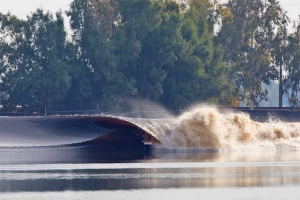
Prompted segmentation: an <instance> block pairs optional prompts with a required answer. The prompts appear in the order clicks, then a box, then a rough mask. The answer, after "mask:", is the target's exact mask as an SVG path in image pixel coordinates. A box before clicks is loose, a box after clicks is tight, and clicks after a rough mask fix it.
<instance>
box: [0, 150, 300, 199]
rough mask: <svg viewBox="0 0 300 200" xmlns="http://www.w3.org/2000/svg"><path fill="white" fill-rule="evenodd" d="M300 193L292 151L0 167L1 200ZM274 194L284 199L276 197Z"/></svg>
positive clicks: (298, 156) (297, 156)
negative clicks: (274, 191) (299, 191)
mask: <svg viewBox="0 0 300 200" xmlns="http://www.w3.org/2000/svg"><path fill="white" fill-rule="evenodd" d="M74 163H76V162H75V160H74ZM299 187H300V152H299V151H298V152H297V151H288V150H285V151H284V150H276V151H271V150H257V151H252V152H250V151H248V152H242V151H239V152H189V153H187V152H177V153H176V152H161V151H156V152H154V153H153V154H152V155H151V156H149V157H146V158H142V159H134V160H122V162H113V163H103V162H102V163H101V162H100V163H97V160H94V162H90V163H81V164H78V163H77V164H72V163H70V162H69V163H65V164H62V163H59V162H56V163H35V164H33V163H25V164H15V163H11V164H2V165H0V191H1V192H2V194H1V197H0V199H2V198H3V199H18V198H19V199H26V198H27V199H32V198H36V197H37V196H38V197H39V199H53V198H54V199H61V198H64V199H66V198H69V199H74V198H75V199H76V198H77V199H79V197H80V198H84V197H86V198H87V199H90V198H95V197H97V196H101V197H104V199H106V198H105V197H107V199H113V198H116V199H119V198H120V197H123V199H140V198H142V197H143V195H146V196H145V198H143V199H155V195H156V197H157V195H158V194H159V195H161V197H162V198H164V197H165V198H168V197H169V196H170V195H174V197H172V199H179V197H181V198H182V197H183V196H184V195H189V197H193V196H191V195H194V196H195V197H197V195H201V196H204V197H205V199H220V197H222V195H225V196H226V198H227V199H247V198H246V197H253V198H252V199H297V198H296V196H295V193H297V192H296V191H298V190H299ZM274 189H276V191H277V192H278V193H276V194H282V193H283V194H284V195H283V194H282V195H281V196H280V195H279V196H278V195H274V193H272V192H271V191H273V190H274ZM216 191H218V192H217V193H218V195H219V196H218V195H217V194H216V193H215V192H216ZM232 192H234V193H235V195H234V196H233V194H232ZM279 192H280V193H279ZM242 194H243V195H242ZM73 197H74V198H73ZM138 197H139V198H138ZM150 197H151V198H150ZM231 197H232V198H231ZM267 197H268V198H267ZM226 198H222V199H226ZM195 199H197V198H195Z"/></svg>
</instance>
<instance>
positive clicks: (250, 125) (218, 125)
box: [161, 105, 300, 149]
mask: <svg viewBox="0 0 300 200" xmlns="http://www.w3.org/2000/svg"><path fill="white" fill-rule="evenodd" d="M161 143H162V146H163V147H164V148H204V149H224V148H226V149H228V148H229V149H240V148H260V147H264V148H265V147H291V148H300V122H296V123H287V122H281V121H280V120H278V119H276V118H274V117H270V118H269V120H268V121H267V122H263V123H261V122H256V121H253V120H251V119H250V116H249V115H248V114H247V113H242V112H238V113H234V112H228V111H227V112H221V111H219V110H218V109H217V108H215V107H207V106H201V105H198V106H195V107H193V108H191V109H190V110H188V111H186V112H185V113H183V114H182V115H180V116H179V117H178V118H177V119H176V122H175V123H174V125H173V127H172V130H170V131H169V132H168V133H167V134H166V135H165V137H164V138H163V139H162V140H161Z"/></svg>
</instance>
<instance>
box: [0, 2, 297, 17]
mask: <svg viewBox="0 0 300 200" xmlns="http://www.w3.org/2000/svg"><path fill="white" fill-rule="evenodd" d="M225 1H226V0H220V2H225ZM71 2H72V0H0V12H2V13H5V14H6V13H7V12H8V11H10V12H11V13H12V14H14V15H16V16H17V17H19V18H23V19H25V18H26V15H28V14H30V12H32V11H35V10H36V9H37V8H41V7H42V8H43V9H45V10H50V12H53V13H54V12H56V11H58V10H59V9H62V11H65V10H67V9H68V8H69V4H70V3H71ZM279 2H280V4H281V5H282V7H283V8H284V9H285V10H286V11H287V12H288V16H289V17H290V18H291V19H293V20H297V19H298V15H299V14H300V0H279Z"/></svg>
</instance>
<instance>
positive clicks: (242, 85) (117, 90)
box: [0, 0, 300, 112]
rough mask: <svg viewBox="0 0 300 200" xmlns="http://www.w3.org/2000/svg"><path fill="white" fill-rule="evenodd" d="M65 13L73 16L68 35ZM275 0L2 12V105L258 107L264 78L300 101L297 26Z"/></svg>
mask: <svg viewBox="0 0 300 200" xmlns="http://www.w3.org/2000/svg"><path fill="white" fill-rule="evenodd" d="M64 15H67V17H68V19H69V20H70V21H69V23H70V27H71V31H70V32H71V33H70V35H71V38H69V36H68V34H67V32H66V29H65V23H66V22H65V20H64ZM289 23H290V20H289V18H288V17H287V15H286V12H285V11H284V10H283V8H282V7H281V6H280V4H279V3H278V2H277V1H276V0H229V1H228V2H227V3H225V4H220V3H218V2H217V1H210V0H190V1H189V2H188V3H177V2H175V1H171V0H131V1H120V0H73V1H72V2H71V4H70V7H69V9H68V10H67V11H65V12H62V11H58V12H57V13H55V14H52V13H50V12H49V11H46V10H43V9H37V10H36V11H34V12H33V13H32V14H30V15H29V16H27V19H25V20H22V19H19V18H18V17H16V16H14V15H11V14H10V13H7V14H3V13H0V36H1V39H0V84H1V91H0V98H1V103H0V104H1V110H2V111H6V112H9V111H14V110H16V108H19V110H20V111H22V112H44V110H45V109H47V110H84V109H99V110H105V111H108V110H122V108H123V107H124V104H123V103H124V101H125V100H126V99H128V98H141V99H148V100H151V101H154V102H158V103H160V104H162V105H164V106H165V107H167V108H169V109H179V108H181V107H186V106H189V105H191V104H193V103H195V102H209V103H214V104H218V105H223V106H237V105H238V104H239V102H240V101H244V102H246V103H247V105H248V106H251V107H255V106H259V103H260V102H261V101H262V100H267V94H268V91H264V90H263V89H262V87H261V85H262V83H266V84H270V82H271V81H279V83H280V84H279V85H280V92H281V93H280V95H281V96H282V95H283V94H285V95H287V96H288V99H289V104H290V106H293V107H299V106H300V80H299V79H300V69H299V66H300V23H299V21H298V22H297V23H295V25H294V29H293V30H294V31H293V32H292V33H289V32H288V30H287V27H288V24H289Z"/></svg>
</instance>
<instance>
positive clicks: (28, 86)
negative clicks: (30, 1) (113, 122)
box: [1, 9, 71, 111]
mask: <svg viewBox="0 0 300 200" xmlns="http://www.w3.org/2000/svg"><path fill="white" fill-rule="evenodd" d="M5 18H6V20H5ZM1 19H2V20H3V21H2V27H1V29H2V30H3V31H4V32H5V33H6V34H9V33H10V31H8V30H13V31H12V32H11V34H10V35H11V39H10V40H11V41H10V43H9V46H10V49H9V50H8V51H6V52H5V55H4V57H5V63H6V71H5V74H4V78H3V79H2V83H1V87H3V88H5V92H6V94H5V97H6V99H5V100H6V101H8V102H10V103H9V104H7V105H10V106H12V107H15V106H17V105H19V106H22V107H23V108H26V107H27V108H30V109H31V110H32V109H34V110H38V111H43V110H44V109H46V108H47V107H48V108H55V103H54V102H56V101H57V100H61V99H62V98H63V97H64V96H65V94H66V91H67V90H68V89H69V88H70V81H71V77H70V76H69V66H68V65H67V63H66V59H65V58H66V57H65V45H66V40H65V39H66V32H65V30H64V21H63V16H62V13H61V12H58V13H56V15H55V17H54V16H53V15H52V14H50V13H49V12H47V13H45V12H44V11H43V10H41V9H37V11H36V12H34V13H33V14H32V15H31V16H29V17H28V18H27V20H26V21H21V20H18V19H16V17H14V16H10V15H7V16H2V18H1ZM8 19H9V20H8Z"/></svg>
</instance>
